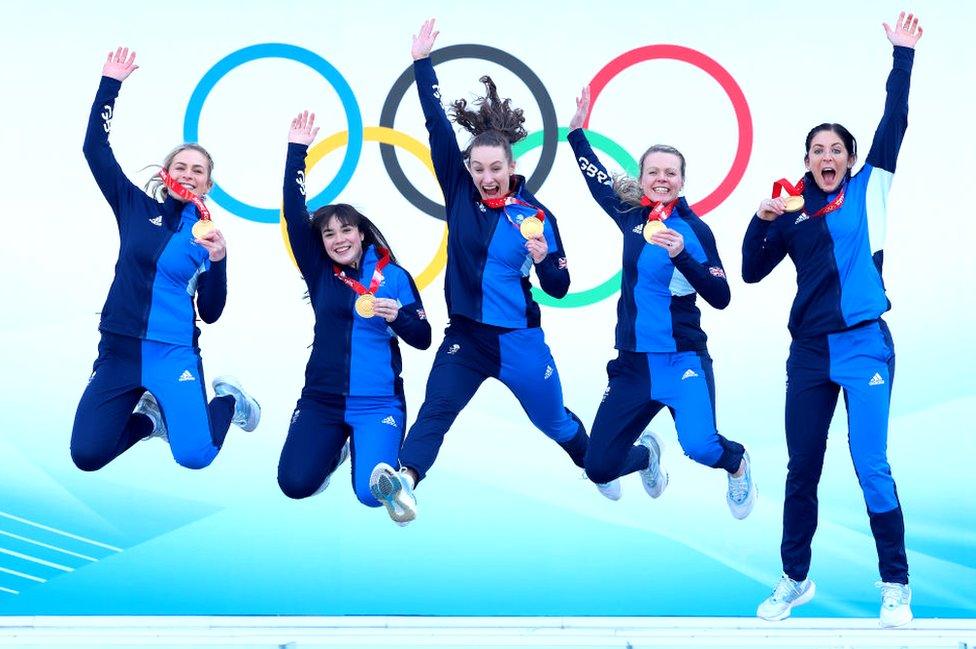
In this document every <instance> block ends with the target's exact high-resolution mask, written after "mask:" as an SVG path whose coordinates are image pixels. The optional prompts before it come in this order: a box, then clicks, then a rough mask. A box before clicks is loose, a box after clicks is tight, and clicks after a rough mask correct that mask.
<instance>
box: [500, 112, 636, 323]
mask: <svg viewBox="0 0 976 649" xmlns="http://www.w3.org/2000/svg"><path fill="white" fill-rule="evenodd" d="M584 132H585V133H586V137H587V138H588V139H589V141H590V144H591V145H592V146H593V148H594V149H599V150H600V151H603V152H604V153H606V154H608V155H609V156H610V157H611V158H613V159H614V161H616V163H617V164H618V165H620V166H621V167H623V168H624V171H625V172H626V173H628V174H630V175H631V176H636V175H637V174H638V169H637V161H636V160H634V157H633V156H632V155H630V154H629V153H628V152H627V150H626V149H624V148H623V147H622V146H620V145H619V144H617V143H616V142H614V141H613V140H611V139H610V138H608V137H607V136H606V135H600V134H599V133H594V132H593V131H590V130H586V129H584ZM542 135H543V134H542V131H535V132H534V133H530V134H529V135H528V136H526V138H525V139H523V140H521V141H519V142H516V143H515V144H513V145H512V155H514V156H515V158H516V159H518V157H519V156H520V155H522V154H523V153H528V152H529V151H531V150H532V149H535V148H538V147H540V146H542ZM567 135H569V128H568V127H565V126H560V127H559V141H560V142H565V141H566V136H567ZM621 272H622V271H619V270H618V271H617V273H616V274H615V275H614V276H613V277H611V278H610V279H608V280H607V281H605V282H603V283H602V284H599V285H597V286H594V287H593V288H588V289H586V290H583V291H579V292H577V293H567V294H566V296H565V297H563V298H561V299H556V298H554V297H552V296H551V295H549V294H547V293H546V292H544V291H542V290H541V289H539V288H538V287H536V286H533V287H532V297H533V299H535V301H536V302H538V303H539V304H544V305H545V306H554V307H559V308H561V309H573V308H576V307H579V306H587V305H588V304H595V303H597V302H599V301H600V300H603V299H605V298H608V297H610V296H611V295H613V294H614V293H616V292H617V291H618V290H620V273H621Z"/></svg>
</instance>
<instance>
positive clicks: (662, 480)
mask: <svg viewBox="0 0 976 649" xmlns="http://www.w3.org/2000/svg"><path fill="white" fill-rule="evenodd" d="M637 443H638V444H640V445H642V446H646V447H647V451H648V453H649V454H650V459H649V460H648V463H647V468H646V469H641V470H640V471H638V473H640V477H641V481H642V482H643V483H644V491H646V492H647V495H648V496H650V497H651V498H657V497H658V496H660V495H661V494H662V493H664V489H665V487H667V486H668V472H667V471H665V470H664V468H663V467H662V466H661V440H660V439H658V436H657V435H655V434H654V432H653V431H652V430H651V429H647V430H645V431H644V434H643V435H641V437H640V439H639V440H637Z"/></svg>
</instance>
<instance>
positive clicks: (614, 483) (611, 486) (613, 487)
mask: <svg viewBox="0 0 976 649" xmlns="http://www.w3.org/2000/svg"><path fill="white" fill-rule="evenodd" d="M594 484H596V490H597V491H599V492H600V493H601V494H603V495H604V496H605V497H606V498H609V499H610V500H620V478H617V479H616V480H611V481H610V482H604V483H603V484H600V483H599V482H596V483H594Z"/></svg>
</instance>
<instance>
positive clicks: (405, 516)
mask: <svg viewBox="0 0 976 649" xmlns="http://www.w3.org/2000/svg"><path fill="white" fill-rule="evenodd" d="M369 491H370V493H372V494H373V498H376V500H378V501H380V502H381V503H382V504H383V506H384V507H386V511H387V513H389V514H390V518H392V519H393V522H394V523H396V524H397V525H400V526H403V525H406V524H407V523H409V522H410V521H412V520H413V519H415V518H417V498H416V497H415V496H414V495H413V486H412V485H411V484H410V478H409V477H407V475H406V473H404V472H403V471H397V470H395V469H394V468H393V467H392V466H390V465H389V464H387V463H385V462H380V463H379V464H377V465H376V467H375V468H374V469H373V472H372V473H371V474H370V476H369Z"/></svg>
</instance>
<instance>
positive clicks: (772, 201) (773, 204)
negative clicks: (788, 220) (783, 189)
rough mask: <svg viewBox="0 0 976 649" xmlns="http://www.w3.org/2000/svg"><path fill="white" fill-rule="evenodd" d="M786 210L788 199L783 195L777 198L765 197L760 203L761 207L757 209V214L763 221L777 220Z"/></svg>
mask: <svg viewBox="0 0 976 649" xmlns="http://www.w3.org/2000/svg"><path fill="white" fill-rule="evenodd" d="M785 212H786V199H785V198H783V197H782V196H778V197H776V198H764V199H763V201H762V202H761V203H759V209H758V210H756V216H758V217H759V218H761V219H762V220H763V221H775V220H776V218H777V217H779V216H782V215H783V214H784V213H785Z"/></svg>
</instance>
